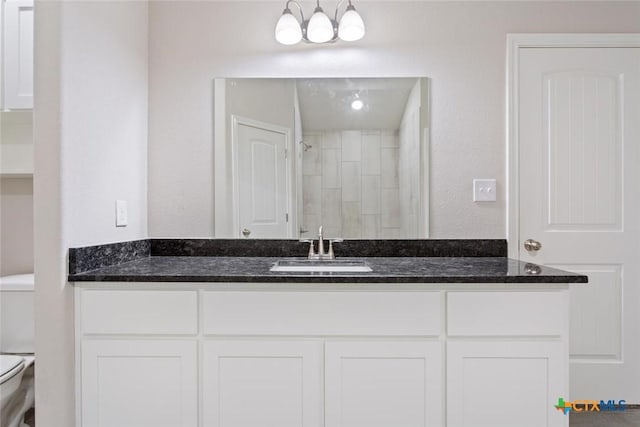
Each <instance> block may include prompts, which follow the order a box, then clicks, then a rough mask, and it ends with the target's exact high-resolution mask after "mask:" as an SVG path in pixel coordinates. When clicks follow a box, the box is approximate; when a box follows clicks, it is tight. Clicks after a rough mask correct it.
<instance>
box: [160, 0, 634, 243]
mask: <svg viewBox="0 0 640 427" xmlns="http://www.w3.org/2000/svg"><path fill="white" fill-rule="evenodd" d="M356 6H357V7H358V10H359V11H360V12H361V14H362V16H363V18H364V20H365V22H366V25H367V35H366V36H365V38H364V39H363V40H361V41H360V42H357V43H351V44H348V43H336V44H335V45H331V46H309V45H304V44H302V45H298V46H295V47H286V46H281V45H279V44H277V43H276V42H275V40H274V39H273V30H274V25H275V22H276V21H277V19H278V17H279V15H280V13H281V12H282V7H283V2H281V1H275V2H271V1H260V2H244V1H241V2H219V1H216V2H210V1H203V2H197V1H194V2H181V1H178V2H171V1H161V2H153V3H152V4H151V5H150V20H149V23H150V36H149V37H150V57H149V61H150V63H149V64H150V66H149V68H150V104H149V110H150V117H149V120H150V122H149V138H150V140H149V144H150V145H149V210H150V217H149V231H150V235H151V236H153V237H161V236H162V237H190V236H198V237H210V236H212V235H213V221H212V218H213V173H212V168H213V166H212V165H213V145H212V123H211V115H212V107H211V103H212V100H211V88H212V83H211V79H212V77H257V76H265V77H293V76H306V77H321V76H336V77H340V76H354V75H357V76H419V75H424V76H428V77H430V78H431V79H432V80H431V89H432V92H431V99H432V105H431V107H432V108H431V117H432V123H433V126H432V130H431V171H430V173H431V176H430V181H431V188H430V190H431V196H430V200H431V212H430V216H431V224H430V228H431V237H434V238H436V237H479V238H494V237H505V217H506V216H505V194H504V193H503V192H501V193H500V194H499V195H498V202H497V203H493V204H486V203H485V204H474V203H473V201H472V180H473V178H478V177H480V178H496V179H497V180H498V186H499V188H502V189H504V188H505V185H504V184H505V182H504V180H505V166H504V164H505V67H506V65H505V63H506V34H507V33H516V32H519V33H524V32H638V31H640V19H638V16H640V3H638V2H616V1H602V2H562V1H557V2H526V1H522V2H501V1H496V2H410V1H407V2H404V1H403V2H399V1H380V2H379V1H375V2H374V1H359V2H358V3H357V4H356ZM454 166H455V167H454Z"/></svg>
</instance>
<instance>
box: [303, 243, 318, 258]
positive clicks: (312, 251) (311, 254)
mask: <svg viewBox="0 0 640 427" xmlns="http://www.w3.org/2000/svg"><path fill="white" fill-rule="evenodd" d="M300 243H309V259H311V257H314V256H315V255H316V252H315V250H314V248H313V239H300Z"/></svg>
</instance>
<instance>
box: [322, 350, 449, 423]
mask: <svg viewBox="0 0 640 427" xmlns="http://www.w3.org/2000/svg"><path fill="white" fill-rule="evenodd" d="M325 359H326V380H325V381H326V385H325V387H326V403H325V404H326V406H325V417H326V426H327V427H389V426H394V427H424V426H440V425H442V424H443V420H442V412H443V410H442V405H443V396H442V394H443V387H442V377H443V371H442V369H443V368H442V344H441V343H440V342H401V341H398V342H391V341H380V342H329V343H327V344H326V347H325Z"/></svg>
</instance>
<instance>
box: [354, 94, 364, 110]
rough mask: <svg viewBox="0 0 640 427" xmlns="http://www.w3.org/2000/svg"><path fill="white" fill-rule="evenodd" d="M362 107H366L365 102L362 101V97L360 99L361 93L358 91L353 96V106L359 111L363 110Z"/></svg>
mask: <svg viewBox="0 0 640 427" xmlns="http://www.w3.org/2000/svg"><path fill="white" fill-rule="evenodd" d="M362 107H364V102H363V101H362V99H360V95H358V94H357V93H356V94H355V96H354V97H353V101H351V108H352V109H353V110H356V111H359V110H362Z"/></svg>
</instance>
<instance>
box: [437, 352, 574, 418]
mask: <svg viewBox="0 0 640 427" xmlns="http://www.w3.org/2000/svg"><path fill="white" fill-rule="evenodd" d="M564 348H565V347H564V344H563V343H561V342H559V341H558V342H526V341H523V342H513V341H511V342H507V341H502V342H497V341H475V342H450V343H448V344H447V425H448V426H450V427H485V426H486V427H501V426H504V427H513V426H514V425H517V426H519V427H543V426H566V425H568V420H569V417H567V416H565V415H564V414H563V413H562V412H561V411H558V410H556V409H555V408H554V403H556V402H557V401H558V398H560V397H564V398H567V397H568V389H567V366H568V359H567V353H566V351H565V350H563V349H564Z"/></svg>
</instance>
